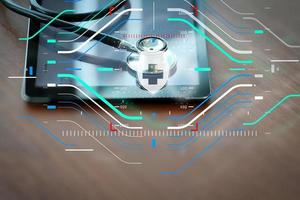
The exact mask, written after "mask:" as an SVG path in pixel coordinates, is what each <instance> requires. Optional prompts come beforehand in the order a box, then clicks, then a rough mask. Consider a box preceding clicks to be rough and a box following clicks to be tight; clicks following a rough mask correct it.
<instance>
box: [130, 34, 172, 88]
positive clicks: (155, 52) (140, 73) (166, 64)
mask: <svg viewBox="0 0 300 200" xmlns="http://www.w3.org/2000/svg"><path fill="white" fill-rule="evenodd" d="M137 49H138V50H139V53H131V54H130V55H129V56H128V57H127V64H128V71H129V73H130V74H131V75H132V76H134V77H135V78H136V79H137V82H138V84H139V85H140V86H141V87H142V88H144V89H146V90H148V91H149V92H151V93H156V92H158V91H159V90H160V89H162V88H163V87H164V86H165V85H166V84H167V82H168V79H169V78H170V77H171V76H172V75H173V74H174V73H175V72H176V64H177V59H176V56H175V55H174V54H173V53H172V52H171V51H170V50H169V49H168V44H167V42H166V41H165V40H164V39H162V38H159V37H145V38H142V39H141V40H139V41H138V42H137Z"/></svg>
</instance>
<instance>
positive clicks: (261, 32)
mask: <svg viewBox="0 0 300 200" xmlns="http://www.w3.org/2000/svg"><path fill="white" fill-rule="evenodd" d="M254 33H255V34H256V35H261V34H264V33H265V32H264V30H260V29H257V30H255V31H254Z"/></svg>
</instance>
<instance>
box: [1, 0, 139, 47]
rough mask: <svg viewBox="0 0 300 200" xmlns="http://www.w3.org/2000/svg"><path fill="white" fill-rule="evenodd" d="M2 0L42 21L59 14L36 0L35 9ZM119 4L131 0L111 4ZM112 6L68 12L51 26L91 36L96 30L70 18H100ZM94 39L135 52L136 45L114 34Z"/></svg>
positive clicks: (31, 0) (13, 9)
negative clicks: (97, 9) (89, 10)
mask: <svg viewBox="0 0 300 200" xmlns="http://www.w3.org/2000/svg"><path fill="white" fill-rule="evenodd" d="M0 2H1V3H2V4H3V5H4V6H5V7H7V8H8V9H10V10H11V11H13V12H15V13H17V14H19V15H22V16H24V17H28V18H30V19H32V20H36V21H39V22H42V23H48V22H50V21H51V20H52V19H53V17H54V16H56V15H58V13H57V12H55V11H51V10H48V9H46V8H44V7H42V6H41V5H40V4H38V2H37V1H36V0H30V3H31V5H32V7H33V10H31V9H28V8H24V7H22V6H20V5H19V4H16V3H15V2H14V1H13V0H0ZM117 5H118V9H120V8H121V7H122V6H129V7H130V3H129V0H118V1H117V2H116V3H115V4H113V5H111V6H117ZM111 6H109V7H107V8H105V9H103V10H102V11H101V12H100V11H94V12H89V13H77V14H66V15H64V16H61V19H56V20H55V21H53V23H51V26H54V27H57V28H61V29H64V30H66V31H75V30H76V31H77V32H76V33H77V34H79V35H80V34H84V36H85V37H91V36H93V35H94V34H95V31H93V30H89V29H86V28H84V27H79V26H77V25H75V24H73V23H71V22H70V21H73V20H70V19H71V18H72V19H74V21H76V20H77V21H81V20H82V19H83V18H84V19H85V20H87V19H88V18H87V17H90V16H92V17H93V16H95V15H96V14H98V15H97V17H95V18H94V19H99V18H101V17H104V16H105V15H107V13H108V12H109V11H110V7H111ZM118 9H117V8H116V9H114V10H113V11H112V12H115V11H117V10H118ZM99 12H100V13H99ZM93 14H95V15H93ZM94 40H98V41H100V42H101V43H103V44H106V45H108V46H111V47H114V48H118V49H125V50H127V51H129V52H134V51H133V50H134V49H135V46H133V45H131V44H130V43H128V42H124V41H123V40H121V39H119V38H116V37H113V36H111V35H108V34H105V33H99V34H97V35H96V37H94Z"/></svg>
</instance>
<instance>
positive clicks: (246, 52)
mask: <svg viewBox="0 0 300 200" xmlns="http://www.w3.org/2000/svg"><path fill="white" fill-rule="evenodd" d="M168 11H171V12H182V13H185V14H187V15H188V16H189V17H190V18H192V19H193V20H194V21H196V22H197V23H198V24H199V25H201V26H202V27H203V28H204V29H205V30H206V31H208V32H209V33H210V34H211V35H212V36H214V37H215V38H216V39H218V40H219V41H220V42H221V43H222V44H223V45H224V46H226V47H227V48H228V49H230V50H231V51H233V52H234V53H238V54H252V51H245V50H238V49H235V48H234V47H232V46H231V45H230V44H228V43H227V42H226V41H225V40H223V39H222V38H221V37H220V36H219V35H217V34H216V33H215V32H214V31H213V30H211V29H210V28H209V27H207V26H206V25H205V24H203V23H202V22H201V21H200V20H199V19H197V17H195V16H194V15H193V14H191V13H190V12H188V11H187V10H184V9H182V8H168Z"/></svg>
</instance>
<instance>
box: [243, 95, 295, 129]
mask: <svg viewBox="0 0 300 200" xmlns="http://www.w3.org/2000/svg"><path fill="white" fill-rule="evenodd" d="M293 97H300V94H290V95H287V96H285V97H284V98H283V99H281V100H280V101H279V102H278V103H276V104H275V105H274V106H273V107H272V108H270V109H269V110H268V111H267V112H265V113H264V114H263V115H262V116H260V117H259V118H258V119H257V120H255V121H252V122H245V123H243V125H244V126H253V125H255V124H258V123H259V122H260V121H261V120H263V119H264V118H265V117H266V116H268V115H269V114H270V113H271V112H273V110H275V109H276V108H277V107H278V106H279V105H280V104H282V103H283V102H285V101H286V100H287V99H289V98H293Z"/></svg>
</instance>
